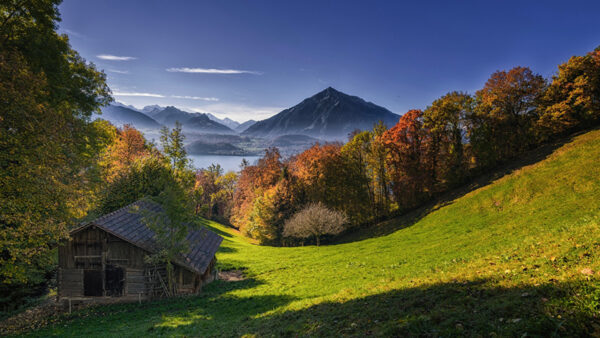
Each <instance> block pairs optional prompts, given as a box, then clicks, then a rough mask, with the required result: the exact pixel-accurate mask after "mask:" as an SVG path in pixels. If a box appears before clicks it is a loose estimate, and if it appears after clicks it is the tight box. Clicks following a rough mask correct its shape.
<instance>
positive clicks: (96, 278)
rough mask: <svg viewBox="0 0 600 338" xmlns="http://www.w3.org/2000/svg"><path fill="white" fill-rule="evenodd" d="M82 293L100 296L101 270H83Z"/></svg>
mask: <svg viewBox="0 0 600 338" xmlns="http://www.w3.org/2000/svg"><path fill="white" fill-rule="evenodd" d="M83 295H84V296H91V297H98V296H102V271H100V270H83Z"/></svg>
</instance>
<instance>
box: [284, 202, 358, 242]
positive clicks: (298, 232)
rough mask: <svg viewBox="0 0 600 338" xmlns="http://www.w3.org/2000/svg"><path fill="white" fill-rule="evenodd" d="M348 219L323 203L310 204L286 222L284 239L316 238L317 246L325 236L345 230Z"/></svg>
mask: <svg viewBox="0 0 600 338" xmlns="http://www.w3.org/2000/svg"><path fill="white" fill-rule="evenodd" d="M347 223H348V218H347V217H346V215H345V214H344V213H343V212H340V211H335V210H330V209H328V208H327V207H325V206H324V205H323V204H321V203H312V204H309V205H308V206H307V207H305V208H304V209H302V210H300V211H299V212H297V213H296V214H295V215H294V216H292V217H291V218H290V219H288V220H287V221H286V222H285V225H284V227H283V236H284V237H296V238H309V237H311V236H314V237H315V239H316V240H317V246H319V244H320V237H321V236H323V235H336V234H339V233H340V232H342V231H344V230H345V226H346V224H347Z"/></svg>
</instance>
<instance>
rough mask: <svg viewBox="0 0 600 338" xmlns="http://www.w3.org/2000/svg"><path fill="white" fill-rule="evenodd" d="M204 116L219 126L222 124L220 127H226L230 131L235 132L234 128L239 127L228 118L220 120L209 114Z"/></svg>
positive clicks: (238, 124)
mask: <svg viewBox="0 0 600 338" xmlns="http://www.w3.org/2000/svg"><path fill="white" fill-rule="evenodd" d="M206 116H208V118H209V119H211V120H213V121H215V122H219V123H220V124H222V125H224V126H226V127H229V128H230V129H233V130H235V128H237V127H239V126H240V123H239V122H237V121H234V120H232V119H230V118H229V117H226V118H224V119H220V118H218V117H216V116H214V115H213V114H211V113H206Z"/></svg>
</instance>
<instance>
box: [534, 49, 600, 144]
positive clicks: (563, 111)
mask: <svg viewBox="0 0 600 338" xmlns="http://www.w3.org/2000/svg"><path fill="white" fill-rule="evenodd" d="M543 102H544V108H543V111H542V113H541V116H540V118H539V120H538V121H537V122H538V125H539V126H540V127H541V128H542V131H541V132H542V137H543V138H548V137H549V136H550V135H552V134H555V133H562V132H565V131H568V130H571V129H573V128H576V127H578V126H583V125H591V124H592V123H598V121H599V120H600V47H598V48H596V50H594V51H593V52H590V53H588V54H587V55H585V56H573V57H571V58H570V59H569V61H568V62H566V63H563V64H561V65H559V66H558V74H556V75H554V76H553V77H552V83H551V84H550V86H549V87H548V90H547V91H546V92H545V93H544V96H543Z"/></svg>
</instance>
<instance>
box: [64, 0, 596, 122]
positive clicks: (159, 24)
mask: <svg viewBox="0 0 600 338" xmlns="http://www.w3.org/2000/svg"><path fill="white" fill-rule="evenodd" d="M60 10H61V13H62V22H61V23H60V31H61V32H63V33H66V34H68V35H69V36H70V39H71V44H72V46H73V47H74V48H75V49H76V50H77V51H79V52H80V54H81V55H82V56H83V57H84V58H86V59H87V60H88V61H91V62H94V63H95V64H96V65H97V66H98V68H100V69H103V70H104V71H105V72H106V74H107V77H108V83H109V85H110V87H111V89H112V90H113V93H114V94H115V95H114V96H115V99H116V100H117V101H120V102H124V103H127V104H133V105H134V106H136V107H141V106H144V105H150V104H160V105H175V106H177V107H181V108H185V109H188V110H195V111H201V112H211V113H213V114H215V115H217V116H219V117H225V116H228V117H230V118H232V119H234V120H238V121H245V120H248V119H264V118H266V117H269V116H271V115H273V114H275V113H277V112H279V111H280V110H282V109H284V108H288V107H290V106H293V105H295V104H297V103H298V102H300V101H301V100H302V99H304V98H306V97H309V96H311V95H313V94H315V93H317V92H318V91H320V90H322V89H324V88H326V87H328V86H332V87H334V88H336V89H338V90H341V91H343V92H345V93H348V94H352V95H357V96H360V97H362V98H364V99H365V100H367V101H371V102H374V103H376V104H378V105H381V106H384V107H386V108H388V109H390V110H391V111H392V112H395V113H397V114H403V113H404V112H406V111H407V110H409V109H413V108H425V107H426V106H427V105H428V104H429V103H431V101H433V100H434V99H436V98H437V97H439V96H441V95H443V94H445V93H447V92H448V91H452V90H462V91H468V92H471V93H473V92H474V91H476V90H477V89H479V88H481V87H482V86H483V84H484V83H485V81H486V79H487V78H488V77H489V75H490V74H491V73H492V72H494V71H496V70H499V69H509V68H511V67H514V66H517V65H522V66H529V67H530V68H532V69H533V70H534V71H535V72H538V73H540V74H542V75H544V76H546V77H550V76H551V75H552V74H553V73H554V72H555V71H556V69H557V68H556V66H557V65H558V64H559V63H562V62H564V61H566V60H568V58H569V57H570V56H572V55H582V54H585V53H586V52H588V51H590V50H593V49H594V48H595V47H597V46H599V45H600V24H599V22H600V21H599V18H600V14H599V13H600V1H533V0H531V1H527V0H521V1H506V0H503V1H483V0H482V1H418V2H417V1H410V2H406V3H404V2H400V1H324V0H321V1H293V2H292V1H255V0H253V1H251V0H245V1H241V0H240V1H234V0H223V1H176V0H170V1H166V0H144V1H133V0H118V1H113V0H103V1H81V0H65V1H64V2H63V4H62V5H61V6H60Z"/></svg>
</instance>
